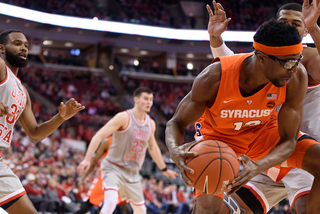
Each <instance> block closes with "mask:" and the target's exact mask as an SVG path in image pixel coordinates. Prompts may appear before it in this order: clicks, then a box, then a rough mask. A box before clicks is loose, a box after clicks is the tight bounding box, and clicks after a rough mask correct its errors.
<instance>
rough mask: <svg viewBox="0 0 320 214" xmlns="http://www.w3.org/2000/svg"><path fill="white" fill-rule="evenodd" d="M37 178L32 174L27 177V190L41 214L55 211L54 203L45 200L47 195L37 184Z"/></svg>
mask: <svg viewBox="0 0 320 214" xmlns="http://www.w3.org/2000/svg"><path fill="white" fill-rule="evenodd" d="M35 180H36V176H35V175H34V174H32V173H29V174H28V175H27V182H28V183H27V184H26V185H25V187H24V188H25V190H26V192H27V194H28V196H29V198H30V200H31V202H32V203H33V205H34V206H35V207H36V209H37V210H38V211H39V213H44V212H46V211H49V212H53V211H54V202H53V201H52V200H50V199H45V198H43V194H44V193H45V191H44V189H43V188H41V187H40V186H39V185H38V184H36V183H35Z"/></svg>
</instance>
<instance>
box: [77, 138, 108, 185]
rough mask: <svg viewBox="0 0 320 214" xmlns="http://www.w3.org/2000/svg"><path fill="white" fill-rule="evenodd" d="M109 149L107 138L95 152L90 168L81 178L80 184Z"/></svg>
mask: <svg viewBox="0 0 320 214" xmlns="http://www.w3.org/2000/svg"><path fill="white" fill-rule="evenodd" d="M108 147H109V138H106V139H104V140H103V141H102V142H101V144H100V146H99V148H98V149H97V151H96V154H95V156H94V157H93V158H92V159H91V163H90V167H89V169H88V170H87V171H86V172H85V174H84V175H83V176H82V178H81V180H80V183H84V181H85V180H86V178H87V177H88V176H89V175H90V174H91V172H92V171H93V170H94V168H95V167H96V166H97V163H98V161H99V160H100V159H101V157H102V156H103V154H104V153H106V152H107V150H108Z"/></svg>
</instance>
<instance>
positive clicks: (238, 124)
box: [233, 120, 261, 131]
mask: <svg viewBox="0 0 320 214" xmlns="http://www.w3.org/2000/svg"><path fill="white" fill-rule="evenodd" d="M260 123H261V120H252V121H249V122H246V123H245V124H244V125H245V126H256V125H259V124H260ZM233 125H234V130H237V131H238V130H240V129H241V128H242V127H243V122H236V123H234V124H233Z"/></svg>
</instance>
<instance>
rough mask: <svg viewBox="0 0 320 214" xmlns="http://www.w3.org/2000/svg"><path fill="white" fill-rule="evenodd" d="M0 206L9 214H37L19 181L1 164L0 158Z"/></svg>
mask: <svg viewBox="0 0 320 214" xmlns="http://www.w3.org/2000/svg"><path fill="white" fill-rule="evenodd" d="M0 175H1V178H0V187H1V188H0V206H1V207H2V208H3V209H4V210H6V211H7V212H8V213H10V214H16V213H17V214H21V213H26V214H30V213H37V211H36V209H35V208H34V206H33V204H32V202H31V201H30V199H29V198H28V196H27V195H26V191H25V190H24V188H23V186H22V184H21V182H20V179H19V178H18V176H16V175H15V174H14V173H13V172H12V170H11V169H10V168H9V167H8V166H6V165H4V164H3V162H2V158H1V156H0Z"/></svg>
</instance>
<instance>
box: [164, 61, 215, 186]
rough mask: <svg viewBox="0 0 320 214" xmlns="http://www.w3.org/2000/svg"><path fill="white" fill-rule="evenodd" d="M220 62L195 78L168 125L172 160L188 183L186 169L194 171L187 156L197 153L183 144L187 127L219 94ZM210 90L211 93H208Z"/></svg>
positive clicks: (167, 136)
mask: <svg viewBox="0 0 320 214" xmlns="http://www.w3.org/2000/svg"><path fill="white" fill-rule="evenodd" d="M220 72H221V66H220V62H217V63H214V64H212V65H209V66H208V67H207V68H205V69H204V70H203V71H202V72H201V73H200V74H199V75H198V76H197V78H196V79H195V81H194V83H193V86H192V89H191V91H190V92H189V93H188V94H187V95H186V96H185V97H184V98H183V100H182V101H181V102H180V103H179V105H178V107H177V109H176V112H175V114H174V115H173V117H172V119H171V120H170V121H169V122H168V123H167V127H166V132H165V133H166V138H165V140H166V144H167V147H168V149H169V152H170V156H171V158H172V160H173V161H174V162H175V163H176V165H177V167H178V168H179V170H180V172H181V175H182V178H183V179H184V181H185V182H186V184H188V185H191V182H190V180H189V178H188V177H187V176H186V174H185V170H187V171H189V172H191V173H192V171H193V170H192V169H190V168H189V167H187V166H186V165H185V164H184V161H185V159H186V158H187V157H193V156H196V155H197V154H195V153H192V152H187V149H188V148H189V147H190V144H184V145H182V144H183V140H184V134H185V129H186V127H187V126H189V125H191V124H193V123H194V122H195V121H196V120H197V119H199V118H200V117H201V115H202V114H203V112H204V110H205V108H206V105H207V102H208V101H209V100H214V99H215V97H216V96H217V92H218V88H219V83H220ZM208 92H209V93H208Z"/></svg>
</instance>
